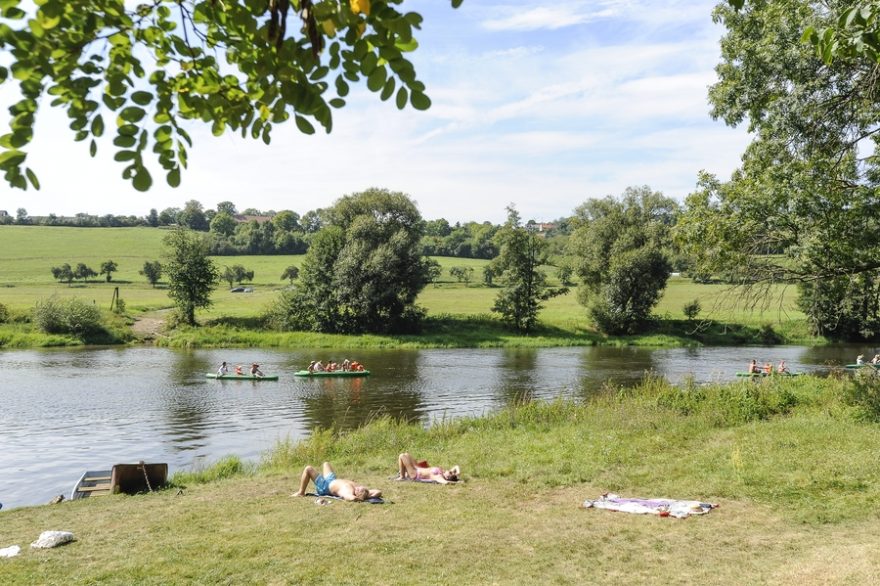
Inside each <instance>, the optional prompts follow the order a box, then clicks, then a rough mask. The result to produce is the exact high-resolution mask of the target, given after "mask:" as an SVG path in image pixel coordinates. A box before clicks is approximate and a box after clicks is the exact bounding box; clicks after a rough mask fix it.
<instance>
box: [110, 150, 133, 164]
mask: <svg viewBox="0 0 880 586" xmlns="http://www.w3.org/2000/svg"><path fill="white" fill-rule="evenodd" d="M135 158H137V152H135V151H119V152H117V153H116V154H115V155H113V160H114V161H118V162H120V163H121V162H123V161H133V160H135Z"/></svg>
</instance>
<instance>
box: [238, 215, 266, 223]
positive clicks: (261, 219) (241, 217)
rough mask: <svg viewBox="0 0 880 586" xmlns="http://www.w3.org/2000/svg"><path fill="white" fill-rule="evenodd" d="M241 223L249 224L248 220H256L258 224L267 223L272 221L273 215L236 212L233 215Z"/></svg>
mask: <svg viewBox="0 0 880 586" xmlns="http://www.w3.org/2000/svg"><path fill="white" fill-rule="evenodd" d="M232 217H233V218H234V219H235V221H236V222H238V223H239V224H247V223H248V222H256V223H257V224H265V223H266V222H271V221H272V216H245V215H244V214H235V215H234V216H232Z"/></svg>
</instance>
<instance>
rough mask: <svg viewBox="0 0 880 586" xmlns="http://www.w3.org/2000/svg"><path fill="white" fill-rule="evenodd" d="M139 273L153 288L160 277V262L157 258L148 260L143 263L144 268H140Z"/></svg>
mask: <svg viewBox="0 0 880 586" xmlns="http://www.w3.org/2000/svg"><path fill="white" fill-rule="evenodd" d="M140 274H142V275H143V276H145V277H146V278H147V282H148V283H149V284H150V285H151V286H152V287H154V288H155V287H156V283H158V282H159V279H161V278H162V263H160V262H159V261H158V260H152V261H150V260H148V261H146V262H145V263H144V268H143V269H141V271H140Z"/></svg>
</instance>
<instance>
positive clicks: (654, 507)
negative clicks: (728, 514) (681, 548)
mask: <svg viewBox="0 0 880 586" xmlns="http://www.w3.org/2000/svg"><path fill="white" fill-rule="evenodd" d="M584 508H588V509H589V508H593V509H607V510H609V511H620V512H622V513H635V514H637V515H659V516H661V517H675V518H677V519H684V518H685V517H689V516H691V515H705V514H706V513H708V512H709V511H711V510H712V509H716V508H718V505H716V504H712V503H704V502H701V501H680V500H675V499H661V498H655V499H642V498H624V497H621V496H618V495H616V494H611V493H608V494H603V495H602V496H601V497H599V498H598V499H596V500H594V501H591V500H589V499H587V500H585V501H584Z"/></svg>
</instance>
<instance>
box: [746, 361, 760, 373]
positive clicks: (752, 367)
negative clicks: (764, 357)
mask: <svg viewBox="0 0 880 586" xmlns="http://www.w3.org/2000/svg"><path fill="white" fill-rule="evenodd" d="M746 372H747V373H749V374H760V373H761V371H760V370H759V369H758V361H757V360H755V359H754V358H752V361H751V362H749V368H748V369H747V370H746Z"/></svg>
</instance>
